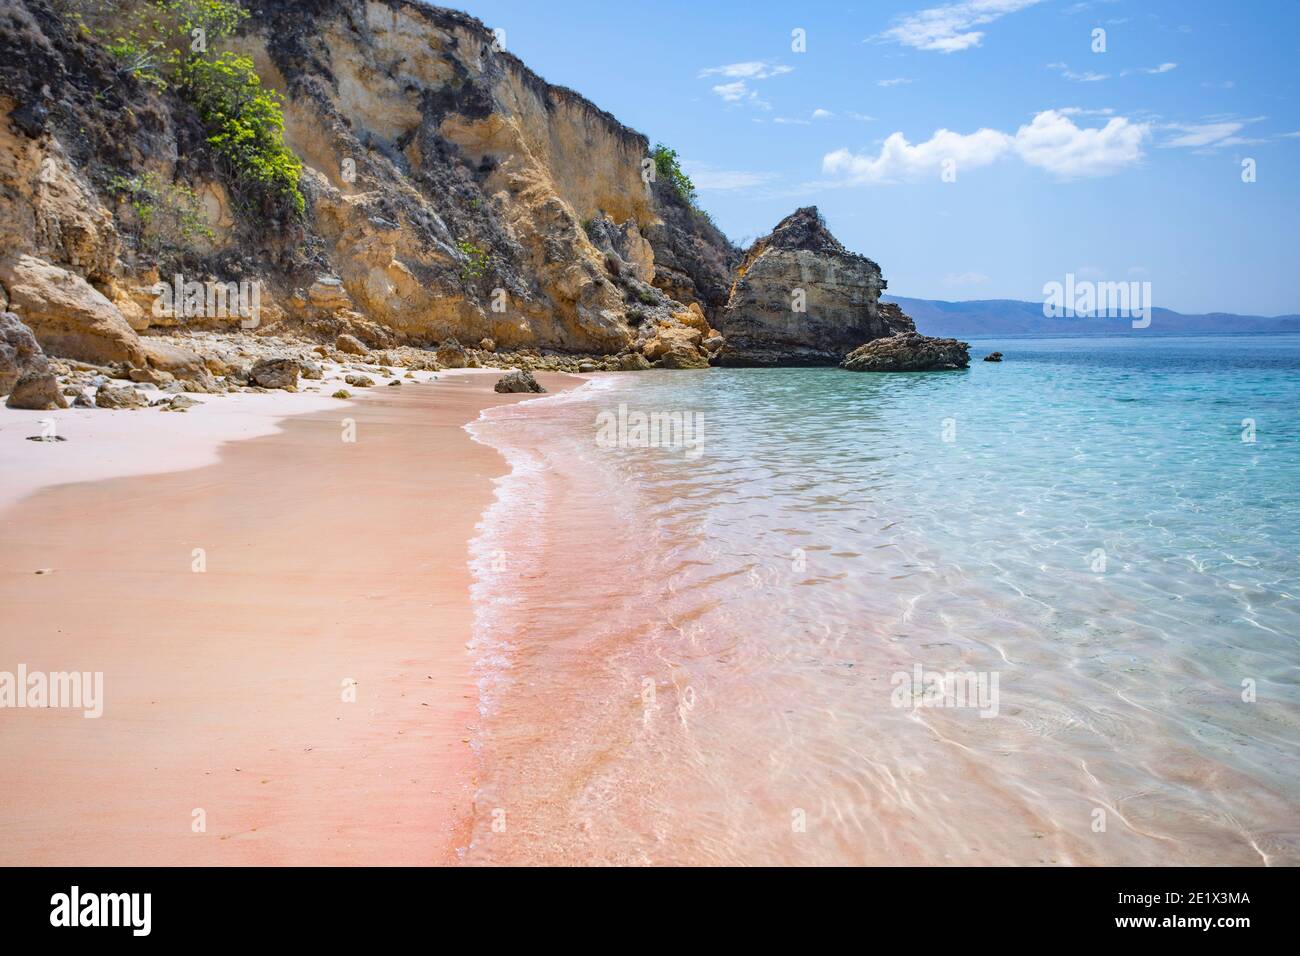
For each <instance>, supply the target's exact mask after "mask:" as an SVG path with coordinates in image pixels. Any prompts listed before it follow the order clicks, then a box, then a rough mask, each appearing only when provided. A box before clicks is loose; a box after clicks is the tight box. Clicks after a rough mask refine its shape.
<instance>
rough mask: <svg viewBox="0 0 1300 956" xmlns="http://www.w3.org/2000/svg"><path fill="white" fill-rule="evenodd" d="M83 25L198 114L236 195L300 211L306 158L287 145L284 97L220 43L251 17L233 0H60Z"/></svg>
mask: <svg viewBox="0 0 1300 956" xmlns="http://www.w3.org/2000/svg"><path fill="white" fill-rule="evenodd" d="M60 5H61V6H62V7H63V8H64V9H65V15H66V16H67V17H68V19H69V20H71V21H73V22H74V24H75V25H76V26H77V28H78V29H79V30H81V31H82V32H86V33H89V34H90V35H93V36H96V37H98V38H100V39H101V40H102V41H103V43H104V45H105V48H106V49H107V50H108V52H109V53H110V54H112V55H113V56H114V57H115V58H116V59H117V60H118V61H119V62H120V63H121V72H122V73H123V74H126V75H130V76H132V77H134V78H135V79H137V80H139V81H141V82H143V83H147V84H149V85H151V86H154V87H156V88H157V89H159V90H168V89H174V90H175V91H176V92H177V93H178V94H179V95H180V96H182V97H183V98H184V99H186V100H187V101H189V102H190V103H191V104H192V105H193V106H194V108H195V110H196V111H197V112H198V114H199V117H200V118H201V119H202V120H203V123H204V125H205V127H206V130H207V134H208V135H207V142H208V145H209V146H211V147H212V149H213V151H214V152H215V153H216V155H217V158H218V161H219V162H220V164H221V165H222V166H223V167H224V170H225V172H226V174H227V176H228V178H229V179H230V182H231V185H232V186H233V189H232V193H233V195H234V198H235V199H236V200H237V201H238V202H239V203H240V204H241V205H244V206H258V207H260V211H262V212H272V211H273V210H276V209H279V210H285V211H287V212H289V213H290V214H291V216H292V217H293V218H299V217H301V216H302V214H303V212H304V211H305V209H306V201H305V200H304V198H303V195H302V191H301V189H300V188H299V178H300V176H301V174H302V163H301V162H300V161H299V160H298V158H297V157H296V156H295V155H294V154H293V152H292V151H291V150H290V149H289V148H288V147H287V146H285V144H284V110H283V99H282V98H281V97H280V95H279V94H278V93H276V92H275V91H274V90H268V89H265V88H264V87H263V86H262V81H261V78H260V77H258V75H257V71H256V70H255V69H254V68H253V61H252V59H251V58H249V57H246V56H239V55H237V54H234V53H229V52H225V53H219V52H217V51H216V50H215V46H216V44H217V43H218V42H219V41H220V40H222V39H224V38H225V37H228V36H230V34H232V33H233V32H234V31H235V30H237V29H238V28H239V25H240V24H241V23H242V22H243V21H244V20H246V19H247V18H248V12H247V11H246V10H244V9H243V7H242V6H240V4H239V3H237V2H233V0H119V2H109V3H103V2H100V3H88V2H85V0H62V2H61V4H60Z"/></svg>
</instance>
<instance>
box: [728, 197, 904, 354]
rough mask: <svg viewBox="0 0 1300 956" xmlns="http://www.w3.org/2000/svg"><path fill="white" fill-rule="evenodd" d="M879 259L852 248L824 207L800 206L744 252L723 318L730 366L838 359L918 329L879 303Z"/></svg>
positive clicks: (894, 308)
mask: <svg viewBox="0 0 1300 956" xmlns="http://www.w3.org/2000/svg"><path fill="white" fill-rule="evenodd" d="M885 286H886V283H885V280H884V278H883V277H882V276H881V274H880V266H878V265H876V263H874V262H872V261H871V260H870V259H868V258H867V257H866V256H861V255H857V254H856V253H852V252H849V251H848V250H847V249H845V248H844V246H843V245H841V243H840V242H839V240H837V239H836V238H835V237H834V236H833V235H831V233H830V230H829V229H827V228H826V223H825V222H824V221H823V219H822V217H821V215H820V213H818V211H817V208H816V207H815V206H813V207H807V208H804V209H798V210H796V211H795V212H794V213H792V214H791V215H789V216H787V217H786V218H785V219H783V220H781V222H779V223H778V224H777V226H776V228H775V229H773V230H772V232H771V233H770V234H769V235H767V236H764V237H763V238H762V239H759V240H758V241H757V242H755V243H754V245H753V246H752V247H750V249H749V251H748V252H747V253H746V254H745V258H744V261H743V262H741V264H740V267H739V268H738V270H737V273H736V279H735V282H734V284H733V285H732V288H731V293H730V296H729V298H728V301H727V306H726V308H725V309H724V310H723V312H722V314H721V316H720V317H719V319H718V328H719V330H720V331H721V332H722V334H723V335H724V336H725V338H726V347H725V348H724V349H723V351H722V354H721V355H720V357H719V358H720V361H721V363H722V364H725V365H760V366H761V365H836V364H838V363H839V361H840V360H841V359H842V358H844V356H845V355H846V354H847V353H848V352H849V351H851V350H852V349H854V348H856V347H857V346H859V345H861V344H862V343H864V342H868V341H870V340H871V339H875V338H880V337H881V336H886V335H890V334H893V333H894V332H902V331H914V328H913V326H912V322H911V320H910V319H908V318H907V316H906V315H904V314H903V313H902V312H901V310H898V309H897V307H887V306H882V305H881V304H880V293H881V291H882V290H883V289H884V288H885Z"/></svg>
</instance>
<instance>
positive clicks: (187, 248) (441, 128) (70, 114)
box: [0, 0, 911, 384]
mask: <svg viewBox="0 0 1300 956" xmlns="http://www.w3.org/2000/svg"><path fill="white" fill-rule="evenodd" d="M232 6H235V5H233V4H229V3H216V4H201V3H193V4H186V3H180V4H174V3H162V2H160V0H106V2H93V0H8V2H7V3H5V4H4V5H3V7H0V307H10V308H12V310H13V311H14V313H15V314H16V315H17V316H18V317H19V318H20V319H21V320H22V321H23V322H24V323H26V324H27V326H28V327H29V328H30V329H31V330H32V331H33V332H34V333H35V336H36V338H37V339H38V340H39V341H40V344H41V345H42V346H43V347H44V350H45V352H47V353H49V354H50V355H51V356H59V357H64V358H67V359H72V360H76V361H78V362H81V363H89V364H91V365H95V366H97V367H108V366H112V365H117V366H119V367H120V368H122V369H129V368H140V369H145V370H147V369H150V368H156V369H160V370H163V371H166V372H168V373H178V371H184V372H185V373H186V375H187V376H189V377H187V379H186V380H187V381H193V382H200V381H207V377H206V373H204V372H203V371H202V367H203V365H204V363H203V362H202V361H199V362H197V364H196V361H195V356H194V355H193V354H192V353H177V352H175V351H174V350H173V351H168V350H167V349H166V348H164V347H162V346H160V345H159V344H158V343H157V341H156V337H157V336H158V335H160V334H163V333H172V332H184V333H185V334H188V335H191V337H192V338H193V339H194V341H199V340H202V341H210V339H202V337H201V336H198V337H197V338H194V336H195V335H197V333H196V330H200V331H202V330H208V331H231V332H238V331H239V326H240V325H241V324H242V325H243V328H244V329H250V328H252V329H253V330H254V331H253V332H251V333H248V334H247V335H244V339H248V338H249V337H250V336H254V337H255V336H266V337H268V338H272V337H276V338H278V339H286V338H287V339H288V340H297V341H302V342H309V343H317V344H319V345H322V346H325V347H326V348H327V350H328V351H329V352H330V354H331V355H332V356H334V357H335V358H337V357H339V356H341V355H353V356H355V355H358V354H364V353H367V352H369V351H372V350H379V349H387V350H392V349H395V348H399V347H405V346H417V347H428V348H430V349H434V348H437V349H438V351H437V352H436V355H437V359H432V358H431V359H429V361H430V362H443V363H451V364H475V363H476V362H480V361H487V359H486V353H488V352H492V351H495V352H496V355H494V356H493V357H492V359H491V361H493V362H496V363H499V364H519V365H525V366H539V365H546V364H550V365H551V366H553V367H570V366H572V367H573V368H575V369H577V368H578V367H580V366H581V367H597V368H608V369H636V368H643V367H647V366H649V365H651V364H654V365H658V366H662V367H668V368H700V367H705V366H707V365H708V364H710V363H711V362H712V363H716V362H718V361H719V360H721V361H725V362H729V363H731V364H751V365H753V364H758V365H764V364H767V365H770V364H834V363H836V362H838V361H839V360H840V359H841V358H842V357H843V356H844V355H845V354H846V353H847V352H848V351H850V350H851V349H852V348H854V347H856V346H858V345H860V344H862V343H863V342H864V341H867V340H869V339H871V338H874V337H877V336H879V335H883V334H887V333H888V332H889V331H900V330H907V329H910V328H911V323H910V321H908V320H907V319H906V317H905V316H902V315H901V313H897V312H896V311H895V313H892V314H891V313H890V312H889V310H888V309H885V308H883V307H881V306H880V305H879V301H878V299H879V293H880V291H881V290H882V289H883V288H884V287H885V282H884V280H883V279H882V278H881V276H880V269H879V267H878V266H876V264H875V263H873V262H871V260H869V259H866V258H865V257H863V256H858V255H854V254H853V253H850V252H848V251H846V250H845V249H844V248H843V247H842V246H841V245H840V244H839V243H838V242H837V241H836V240H835V239H834V237H832V236H831V235H830V233H829V232H828V231H827V229H826V227H825V225H824V223H823V222H822V221H821V219H820V217H819V216H818V215H817V213H816V210H815V209H810V210H799V211H798V212H796V213H795V214H794V215H792V216H790V217H789V218H787V219H786V220H784V221H783V222H782V223H781V224H780V225H779V226H778V227H777V228H776V230H774V231H773V233H772V234H771V235H770V236H767V237H765V238H764V239H762V240H760V241H759V242H758V243H757V244H756V245H755V246H754V247H753V248H752V249H750V250H749V251H748V253H747V254H744V255H743V257H742V253H741V251H740V250H738V249H736V248H735V247H734V246H732V245H731V243H730V242H729V241H728V240H727V239H726V237H725V236H724V235H723V234H722V233H721V232H720V231H719V230H718V229H716V228H715V227H714V226H713V225H712V223H711V222H710V221H709V219H708V217H707V216H706V215H704V214H703V213H702V212H701V211H700V210H698V209H697V208H695V207H694V205H693V203H692V202H690V201H688V198H685V197H684V196H683V195H682V192H681V191H680V190H679V188H677V186H676V185H675V184H674V183H673V182H672V181H671V180H669V179H666V178H665V177H663V176H660V175H656V172H657V170H658V165H657V163H656V161H655V158H654V156H653V154H652V152H651V149H650V143H649V142H648V141H647V139H646V137H645V136H643V135H642V134H640V133H638V132H636V131H634V130H631V129H629V128H627V127H626V126H624V125H622V124H621V123H619V122H618V121H617V120H616V119H615V118H614V117H612V116H610V115H609V114H608V113H606V112H604V111H602V110H601V109H599V108H598V107H597V106H595V105H594V104H592V103H591V102H590V101H588V100H587V99H585V98H583V97H582V96H580V95H579V94H577V93H575V92H573V91H571V90H568V89H565V88H562V87H557V86H553V85H551V84H548V83H546V82H545V81H544V80H542V79H541V78H540V77H538V76H537V75H536V74H535V73H533V72H532V71H531V70H529V69H528V68H527V67H526V66H525V65H524V64H523V63H521V62H520V61H519V60H518V59H517V58H516V57H515V56H514V55H513V54H511V53H509V52H508V51H507V50H505V49H503V48H502V45H501V43H500V42H499V39H498V37H497V36H496V35H494V34H493V33H492V32H491V31H489V30H488V29H487V28H486V27H485V26H484V25H483V24H482V23H480V22H479V21H478V20H475V19H474V18H472V17H469V16H466V15H464V14H461V13H457V12H455V11H451V10H446V9H441V8H437V7H431V6H428V5H425V4H423V3H418V2H412V0H306V2H303V0H259V2H258V3H256V4H254V3H247V4H244V5H243V12H242V13H241V14H240V16H239V17H237V18H235V20H234V21H232V23H231V24H228V25H227V26H229V27H232V29H226V28H223V29H221V30H219V31H216V30H214V39H213V49H212V50H211V51H206V50H205V51H204V52H203V53H202V54H201V55H196V54H193V53H192V52H189V51H186V50H185V49H184V46H183V45H181V46H179V47H178V46H177V43H176V41H175V37H174V36H173V37H172V40H171V41H170V42H171V44H172V45H171V46H170V47H169V46H168V45H167V43H166V42H161V43H159V42H155V41H156V37H153V38H146V39H148V40H149V42H144V41H142V40H140V38H139V37H137V36H136V34H135V33H133V32H130V31H127V30H126V29H125V27H124V26H123V24H129V23H136V22H142V21H156V20H157V17H156V16H155V14H156V13H157V12H158V11H159V10H162V11H165V12H166V15H167V16H172V17H174V16H175V10H176V9H178V8H179V9H182V10H184V9H194V10H199V11H201V12H203V11H208V12H210V11H211V9H213V8H214V7H219V8H230V7H232ZM204 15H205V16H206V15H208V13H206V12H205V13H204ZM154 29H156V26H155V27H154ZM218 34H219V36H218ZM123 36H126V37H127V38H128V39H129V41H130V42H125V41H123V39H122V38H123ZM182 36H185V37H186V38H187V39H188V30H186V31H185V32H184V33H182ZM164 39H165V38H164ZM196 56H198V57H199V59H201V60H202V63H203V64H207V65H208V66H209V67H213V65H214V64H215V67H214V68H215V69H217V72H218V73H219V72H220V70H225V69H226V68H227V67H228V66H231V65H232V63H230V62H228V61H226V60H225V59H224V58H225V57H229V56H234V57H244V58H246V60H245V61H244V62H246V63H247V64H248V65H249V67H248V74H247V76H245V77H244V78H243V79H241V80H240V81H239V82H240V83H243V84H244V85H243V86H242V87H240V88H239V89H238V90H237V92H236V94H235V96H236V98H237V99H238V100H239V101H240V103H241V104H242V105H241V106H239V108H240V109H245V108H247V107H248V106H249V104H253V105H254V106H257V104H260V103H262V100H260V99H259V97H261V96H262V95H263V94H264V92H265V91H266V90H270V91H273V92H274V94H278V96H279V97H281V98H282V111H283V120H282V128H281V123H280V116H279V109H276V110H274V111H273V112H274V113H275V116H274V117H273V118H272V121H271V122H268V123H266V124H264V125H265V130H264V131H263V132H264V133H265V135H266V136H269V137H271V138H274V139H275V141H276V144H275V145H276V148H279V149H281V150H282V152H283V148H284V147H287V152H284V154H283V155H282V156H281V157H280V158H279V159H277V160H275V161H276V162H280V161H283V162H284V163H285V164H286V165H285V167H284V168H285V169H288V170H289V173H287V174H286V175H288V176H289V177H290V180H291V182H290V186H289V188H290V189H291V191H293V192H294V193H295V195H296V196H297V199H296V202H297V204H298V207H299V208H298V209H297V211H296V212H295V211H294V209H293V208H292V204H286V203H284V202H278V201H273V197H272V198H268V197H269V194H268V193H267V192H266V191H265V190H262V191H261V192H258V191H257V190H251V191H250V189H249V182H250V170H249V169H247V168H241V167H240V162H239V161H237V160H235V159H232V158H231V157H232V152H231V151H230V143H229V142H227V143H225V149H226V152H224V153H223V152H222V148H223V147H222V145H221V144H220V143H219V142H218V140H217V139H216V138H214V128H213V115H214V114H220V112H221V109H227V110H229V109H230V108H233V107H231V106H230V104H229V103H225V102H216V103H215V104H214V101H213V100H212V98H211V96H209V97H208V99H207V100H203V99H202V98H196V95H195V94H194V91H195V89H199V88H200V87H199V85H198V84H197V83H196V81H195V80H194V75H189V76H188V77H187V74H186V73H185V69H186V67H185V66H184V63H186V62H192V61H194V58H195V57H196ZM168 57H172V59H170V60H169V59H168ZM187 57H188V58H189V60H188V61H187V59H186V58H187ZM164 62H171V63H176V62H180V63H181V64H182V66H181V67H180V68H179V69H178V70H177V71H176V73H175V74H174V75H167V74H166V73H165V72H162V71H161V67H160V65H159V64H160V63H164ZM233 65H234V66H236V67H237V66H238V64H237V63H236V64H233ZM213 75H217V74H216V73H214V74H213ZM239 75H240V74H239V72H238V69H236V70H234V72H233V73H228V75H226V79H227V80H228V79H229V78H230V76H236V77H238V76H239ZM218 78H219V77H218ZM187 82H188V84H189V87H188V89H189V95H188V96H187V95H186V93H185V91H186V89H187V87H186V83H187ZM221 90H222V92H223V95H226V96H227V98H229V95H230V92H229V90H227V89H225V88H221ZM209 92H210V91H209ZM258 108H260V107H258ZM218 131H219V130H218ZM281 138H282V145H281ZM299 164H300V168H299ZM283 171H284V170H283V169H282V170H280V172H281V173H283ZM252 172H254V173H256V174H257V175H259V176H263V178H265V177H266V176H268V175H275V174H276V171H275V170H274V169H272V170H271V171H270V173H268V172H267V170H266V169H260V168H259V169H254V170H252ZM252 178H255V177H252ZM295 184H296V185H295ZM254 185H256V183H254ZM263 185H265V184H264V183H263ZM742 259H743V261H742ZM175 276H180V278H181V279H182V280H183V282H187V283H191V284H193V283H196V282H197V283H199V284H201V288H200V291H199V293H198V295H197V300H198V306H197V307H196V308H189V304H190V303H189V298H188V297H189V293H188V292H187V293H185V299H186V303H187V305H186V308H185V309H182V308H180V305H179V303H180V301H181V299H182V290H183V286H182V285H177V286H176V298H175V307H171V306H168V307H163V308H160V307H159V306H160V298H159V290H160V288H161V287H160V286H159V285H158V283H159V282H160V280H161V281H163V282H165V283H168V284H171V283H172V282H173V278H174V277H175ZM241 284H242V285H241ZM249 284H252V285H254V286H256V292H257V306H256V316H255V317H254V318H253V321H252V323H251V324H250V323H248V322H246V321H244V322H241V319H244V320H246V319H247V318H248V316H247V313H242V312H241V313H240V314H238V315H236V314H234V313H233V312H231V311H228V310H225V309H224V308H216V309H214V308H213V302H214V298H213V290H214V289H216V290H217V291H219V292H221V293H222V294H223V295H224V294H225V292H224V290H227V289H229V290H230V291H231V295H234V294H235V293H236V292H238V291H240V290H242V289H244V288H246V287H247V286H249ZM204 290H206V306H207V307H206V308H205V307H204V301H205V296H204V294H203V293H204ZM169 296H170V293H169ZM794 296H798V297H799V302H798V304H797V305H796V304H794V299H792V297H794ZM169 301H171V300H170V299H169ZM223 301H224V300H223ZM241 302H242V300H241ZM243 304H244V305H246V303H243ZM242 307H243V305H241V308H242ZM719 330H721V332H722V333H725V335H726V337H727V338H728V339H729V342H728V344H727V345H726V347H725V349H724V335H723V334H720V333H719ZM461 342H464V343H466V345H467V346H468V349H466V348H465V347H462V346H461V345H460V344H459V343H461ZM191 344H193V342H191ZM195 347H197V346H195ZM583 356H586V357H587V358H586V361H585V362H583ZM208 364H209V365H210V366H211V367H212V368H213V369H215V370H216V371H215V372H214V374H220V368H221V363H220V362H216V363H208ZM177 366H179V367H180V368H179V369H178V367H177ZM191 372H192V373H193V374H192V375H191V374H190V373H191ZM209 384H211V383H210V382H209Z"/></svg>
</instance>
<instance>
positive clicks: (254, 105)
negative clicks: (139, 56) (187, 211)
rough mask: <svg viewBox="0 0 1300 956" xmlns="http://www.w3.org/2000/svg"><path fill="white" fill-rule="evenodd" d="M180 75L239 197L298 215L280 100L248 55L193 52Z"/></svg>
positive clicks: (295, 172) (300, 207)
mask: <svg viewBox="0 0 1300 956" xmlns="http://www.w3.org/2000/svg"><path fill="white" fill-rule="evenodd" d="M181 80H182V85H183V88H184V90H185V95H186V98H187V99H189V101H190V102H191V103H193V104H194V108H195V109H196V110H198V113H199V117H200V118H201V119H202V120H203V122H204V124H205V125H206V126H207V128H208V131H209V135H208V145H209V146H211V147H212V148H213V149H214V150H215V151H216V153H217V155H218V156H219V157H221V159H222V160H223V162H224V164H225V166H226V169H227V172H228V173H229V174H230V177H231V179H232V180H233V181H234V183H235V185H236V187H237V189H238V191H239V192H240V193H241V194H242V195H243V198H245V199H246V200H247V199H254V198H262V199H270V200H272V201H273V202H276V203H283V204H285V205H286V206H287V207H288V208H289V209H291V210H292V211H293V214H294V215H295V216H301V215H302V214H303V211H304V209H305V206H306V203H305V201H304V199H303V195H302V191H301V190H300V189H299V188H298V180H299V178H300V177H301V176H302V161H301V160H299V159H298V157H297V156H295V155H294V154H293V151H292V150H290V149H289V148H288V147H287V146H285V145H284V111H283V109H282V108H281V103H282V102H283V100H282V98H281V96H280V94H279V93H277V92H275V91H274V90H268V89H266V88H265V87H263V86H262V79H261V77H259V76H258V75H257V71H256V70H255V69H254V68H253V61H252V59H251V58H250V57H247V56H241V55H239V54H237V53H222V54H221V55H220V56H218V57H216V58H215V59H212V60H208V59H204V58H202V57H194V58H192V59H190V60H189V61H188V62H187V63H186V64H185V67H184V69H183V70H182V72H181Z"/></svg>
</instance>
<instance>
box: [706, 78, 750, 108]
mask: <svg viewBox="0 0 1300 956" xmlns="http://www.w3.org/2000/svg"><path fill="white" fill-rule="evenodd" d="M748 91H749V88H748V87H747V86H745V81H744V80H737V81H736V82H735V83H720V84H719V85H717V86H715V87H714V88H713V92H714V93H717V94H718V95H719V96H721V97H722V98H723V99H724V100H726V101H727V102H728V103H735V102H738V101H739V100H742V99H744V98H745V94H746V93H747V92H748Z"/></svg>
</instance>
